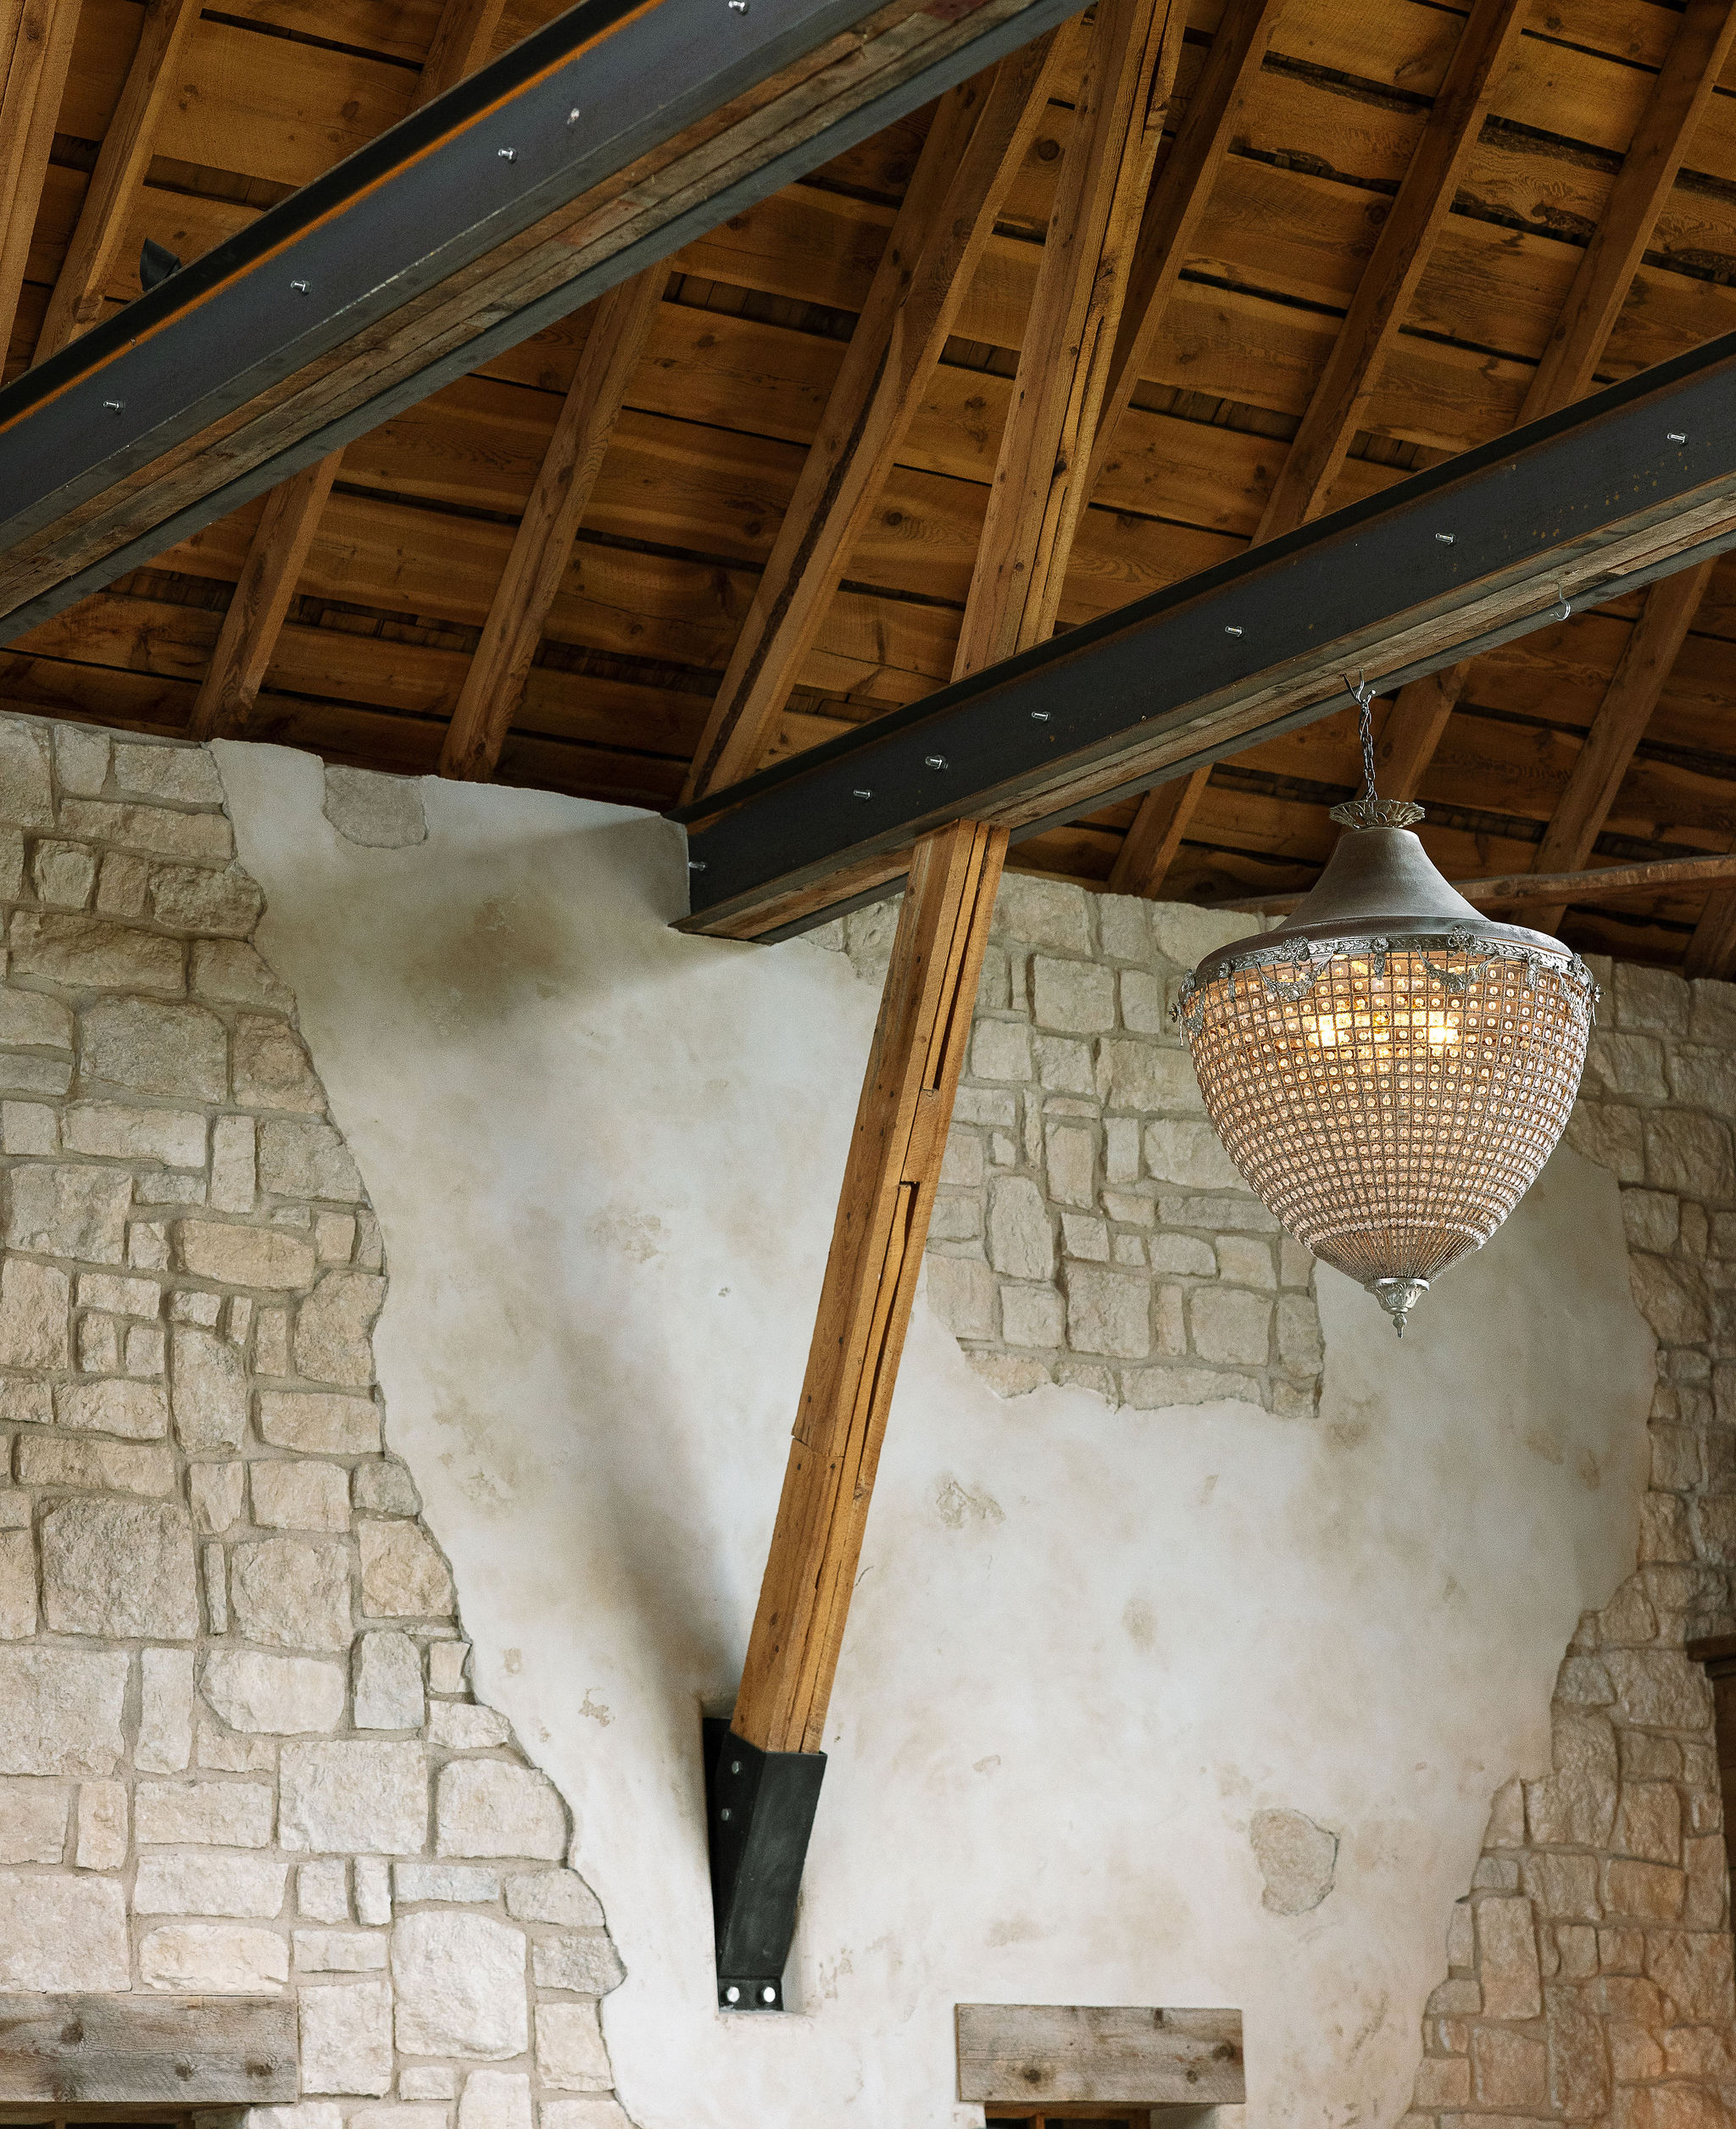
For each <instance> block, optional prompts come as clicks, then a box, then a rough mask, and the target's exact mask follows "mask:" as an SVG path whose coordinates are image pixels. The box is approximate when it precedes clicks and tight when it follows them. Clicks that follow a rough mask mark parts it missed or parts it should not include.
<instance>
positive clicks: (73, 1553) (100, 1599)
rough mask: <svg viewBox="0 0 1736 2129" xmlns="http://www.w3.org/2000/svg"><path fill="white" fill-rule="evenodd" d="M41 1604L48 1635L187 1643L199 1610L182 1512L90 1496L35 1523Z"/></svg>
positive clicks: (173, 1506) (176, 1506)
mask: <svg viewBox="0 0 1736 2129" xmlns="http://www.w3.org/2000/svg"><path fill="white" fill-rule="evenodd" d="M115 1387H119V1386H115ZM126 1387H144V1386H143V1385H128V1386H126ZM42 1598H43V1608H44V1610H45V1612H46V1614H47V1621H48V1626H49V1629H50V1631H53V1632H54V1633H58V1634H106V1635H109V1636H110V1637H113V1638H114V1639H116V1640H152V1641H191V1640H192V1637H194V1635H195V1634H196V1633H198V1630H199V1608H198V1599H197V1597H196V1595H195V1593H194V1587H193V1540H192V1524H191V1523H190V1521H189V1520H188V1518H187V1514H186V1509H183V1508H181V1506H180V1505H179V1504H171V1503H170V1502H167V1501H160V1502H159V1501H131V1500H107V1499H102V1498H84V1499H79V1500H70V1501H65V1502H63V1503H61V1504H59V1505H58V1506H57V1507H55V1508H53V1509H50V1510H49V1511H48V1513H47V1515H45V1516H44V1517H43V1518H42Z"/></svg>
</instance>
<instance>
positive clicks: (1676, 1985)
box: [1645, 1929, 1732, 2025]
mask: <svg viewBox="0 0 1736 2129" xmlns="http://www.w3.org/2000/svg"><path fill="white" fill-rule="evenodd" d="M1730 1969H1731V1937H1730V1933H1729V1932H1728V1930H1672V1929H1656V1930H1649V1931H1648V1932H1646V1936H1645V1971H1646V1973H1647V1975H1648V1976H1649V1977H1650V1980H1651V1981H1652V1982H1654V1983H1655V1985H1656V1987H1659V1988H1660V1989H1661V1990H1662V1991H1663V1993H1664V1994H1665V1995H1666V1997H1667V1998H1669V2000H1670V2003H1671V2004H1672V2005H1673V2006H1674V2009H1675V2012H1676V2015H1677V2017H1678V2019H1680V2020H1682V2021H1690V2022H1693V2023H1695V2024H1708V2025H1710V2024H1722V2023H1725V2022H1728V2020H1729V2019H1730V2017H1731V2015H1732V2000H1731V1971H1730ZM1655 2022H1659V2023H1661V2021H1655Z"/></svg>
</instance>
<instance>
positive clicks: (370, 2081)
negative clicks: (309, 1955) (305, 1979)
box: [296, 1982, 392, 2095]
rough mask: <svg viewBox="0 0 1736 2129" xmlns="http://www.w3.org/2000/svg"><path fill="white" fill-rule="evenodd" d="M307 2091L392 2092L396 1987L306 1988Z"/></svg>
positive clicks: (302, 2011)
mask: <svg viewBox="0 0 1736 2129" xmlns="http://www.w3.org/2000/svg"><path fill="white" fill-rule="evenodd" d="M296 2016H297V2019H298V2022H299V2025H300V2027H301V2057H302V2090H303V2092H342V2093H373V2094H376V2095H377V2094H379V2093H387V2092H390V2091H391V2089H392V1986H391V1983H390V1982H333V1983H330V1984H328V1985H327V1986H326V1987H323V1988H303V1989H302V1990H301V1991H300V1993H299V1994H298V1998H297V2000H296Z"/></svg>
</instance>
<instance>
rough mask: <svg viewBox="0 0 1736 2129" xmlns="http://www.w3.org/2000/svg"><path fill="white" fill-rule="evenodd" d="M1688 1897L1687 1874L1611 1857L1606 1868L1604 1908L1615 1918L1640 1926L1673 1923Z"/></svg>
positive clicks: (1652, 1864) (1657, 1865) (1678, 1919)
mask: <svg viewBox="0 0 1736 2129" xmlns="http://www.w3.org/2000/svg"><path fill="white" fill-rule="evenodd" d="M1687 1897H1688V1879H1687V1875H1686V1873H1685V1872H1683V1871H1678V1870H1672V1869H1670V1868H1669V1867H1668V1866H1667V1865H1665V1864H1661V1863H1635V1862H1631V1861H1629V1860H1628V1859H1626V1858H1624V1857H1620V1856H1616V1857H1611V1859H1610V1860H1609V1861H1607V1862H1606V1863H1605V1865H1604V1872H1603V1899H1604V1906H1605V1909H1607V1910H1608V1912H1609V1914H1610V1915H1611V1916H1612V1917H1618V1918H1620V1917H1625V1918H1627V1919H1628V1920H1631V1921H1637V1922H1674V1921H1680V1920H1681V1916H1682V1909H1683V1903H1684V1902H1685V1900H1686V1899H1687Z"/></svg>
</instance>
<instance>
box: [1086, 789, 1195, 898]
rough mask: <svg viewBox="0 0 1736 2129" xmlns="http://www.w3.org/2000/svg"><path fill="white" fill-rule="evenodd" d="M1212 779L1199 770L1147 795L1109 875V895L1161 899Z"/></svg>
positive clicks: (1141, 802) (1123, 840) (1122, 842)
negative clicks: (1129, 895) (1191, 821)
mask: <svg viewBox="0 0 1736 2129" xmlns="http://www.w3.org/2000/svg"><path fill="white" fill-rule="evenodd" d="M1210 780H1211V771H1210V769H1196V770H1194V771H1193V772H1192V773H1191V774H1190V775H1186V776H1177V777H1176V778H1175V779H1174V780H1173V781H1171V782H1169V783H1166V784H1158V785H1157V786H1155V788H1154V789H1152V790H1150V791H1148V792H1146V793H1145V795H1144V797H1143V798H1142V799H1141V800H1140V801H1139V810H1138V812H1137V813H1136V814H1134V815H1133V820H1132V826H1131V827H1129V829H1128V830H1127V834H1126V836H1125V837H1123V838H1122V840H1121V848H1120V849H1119V850H1118V851H1117V852H1116V861H1115V864H1114V865H1113V866H1112V867H1111V868H1110V876H1109V889H1108V891H1109V892H1110V894H1137V895H1142V896H1143V898H1145V900H1146V901H1148V902H1155V901H1157V900H1158V899H1159V898H1160V896H1161V895H1162V893H1163V883H1164V880H1165V877H1166V875H1167V874H1168V872H1169V869H1170V867H1171V865H1172V864H1174V863H1175V861H1176V853H1177V850H1179V849H1180V848H1181V847H1182V837H1183V836H1184V835H1186V833H1187V832H1188V822H1189V821H1190V820H1193V818H1194V810H1195V809H1196V808H1197V807H1198V805H1199V801H1200V800H1201V799H1202V798H1204V797H1205V787H1206V785H1207V784H1208V783H1209V782H1210Z"/></svg>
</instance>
